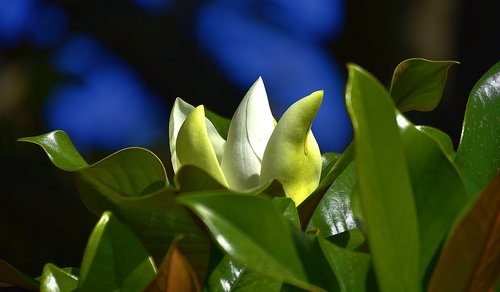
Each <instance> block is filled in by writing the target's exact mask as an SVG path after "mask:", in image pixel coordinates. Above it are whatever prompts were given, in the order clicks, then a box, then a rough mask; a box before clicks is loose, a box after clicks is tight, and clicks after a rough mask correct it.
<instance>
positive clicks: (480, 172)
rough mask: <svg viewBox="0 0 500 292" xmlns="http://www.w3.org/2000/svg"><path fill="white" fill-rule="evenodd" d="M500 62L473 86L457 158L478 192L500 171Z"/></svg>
mask: <svg viewBox="0 0 500 292" xmlns="http://www.w3.org/2000/svg"><path fill="white" fill-rule="evenodd" d="M499 133H500V62H498V63H496V64H495V66H493V67H492V68H491V69H490V70H488V72H486V73H485V74H484V75H483V77H481V79H480V80H479V81H478V82H477V83H476V85H475V86H474V88H473V89H472V91H471V93H470V96H469V100H468V102H467V109H466V111H465V118H464V124H463V129H462V138H461V140H460V145H459V147H458V150H457V155H456V158H455V161H456V163H457V165H458V166H459V168H460V169H461V171H462V173H463V175H464V178H465V180H466V182H467V187H468V188H469V191H470V192H471V194H473V195H476V194H479V193H480V192H481V190H482V189H484V188H485V187H486V185H487V184H488V182H489V181H490V180H491V179H492V178H493V176H494V175H495V174H496V173H497V172H498V171H499V170H500V150H499V149H500V135H499Z"/></svg>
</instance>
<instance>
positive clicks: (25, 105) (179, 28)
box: [0, 0, 500, 276]
mask: <svg viewBox="0 0 500 292" xmlns="http://www.w3.org/2000/svg"><path fill="white" fill-rule="evenodd" d="M496 2H497V1H492V0H491V1H488V0H487V1H472V0H463V1H458V0H457V1H452V0H420V1H416V0H414V1H396V0H388V1H369V0H358V1H342V0H237V1H235V0H217V1H216V0H213V1H208V0H205V1H196V0H184V1H175V0H108V1H100V0H86V1H84V0H71V1H70V0H59V1H56V0H0V182H1V183H0V258H3V259H5V260H7V261H8V262H10V263H12V264H13V265H15V266H16V267H18V268H20V269H21V270H23V271H26V272H27V273H28V274H30V275H33V276H37V275H39V274H40V273H41V270H42V268H43V264H44V263H46V262H53V263H55V264H57V265H59V266H78V265H79V264H80V261H81V256H82V253H83V249H84V246H85V244H86V239H87V237H88V235H89V233H90V230H91V228H92V226H93V224H94V223H95V222H96V220H97V218H96V217H95V216H93V215H91V214H89V213H88V212H87V211H86V209H85V208H84V207H83V205H82V204H81V202H80V200H79V198H78V194H77V193H76V188H75V187H74V185H73V183H72V180H71V175H70V174H68V173H63V172H62V171H60V170H58V169H56V168H55V167H54V166H52V164H51V163H50V161H49V160H48V159H47V157H46V155H45V154H44V153H43V151H42V150H41V149H39V148H38V147H36V146H34V145H30V144H24V143H23V144H21V143H18V142H16V139H18V138H19V137H23V136H34V135H39V134H41V133H45V132H48V131H51V130H55V129H63V130H65V131H66V132H68V134H69V135H70V137H71V138H72V140H73V141H74V143H75V145H76V146H77V148H78V149H79V150H80V151H81V152H82V153H83V154H84V156H85V157H86V159H87V161H88V162H95V161H97V160H98V159H100V158H103V157H104V156H106V155H108V154H110V153H111V152H113V151H115V150H117V149H120V148H123V147H126V146H145V147H148V148H150V149H152V150H153V151H154V152H155V153H157V154H158V155H159V156H160V158H162V159H163V160H164V161H165V162H166V163H168V153H167V151H168V118H169V113H170V106H171V104H172V103H173V100H174V99H175V98H176V97H177V96H180V97H182V98H183V99H184V100H186V101H188V102H190V103H191V104H193V105H198V104H202V103H203V104H205V105H206V106H207V107H208V108H210V109H211V110H213V111H215V112H217V113H219V114H222V115H224V116H227V117H231V114H232V113H233V112H234V110H235V109H236V107H237V105H238V103H239V101H240V100H241V99H242V98H243V96H244V94H245V92H246V90H248V88H249V87H250V86H251V85H252V83H253V82H254V81H255V80H256V79H257V78H258V77H259V76H262V77H263V79H264V83H265V84H266V89H267V91H268V95H269V99H270V102H271V107H272V109H273V112H274V114H275V116H276V117H277V118H279V116H281V114H282V113H283V112H284V110H285V109H286V108H287V107H288V106H289V105H290V104H291V103H293V102H294V101H296V100H297V99H299V98H301V97H303V96H305V95H307V94H309V93H311V92H313V91H315V90H319V89H324V90H325V98H324V103H323V105H322V108H321V111H320V113H319V115H318V118H317V123H315V125H314V127H313V131H314V133H315V135H316V137H317V139H318V141H319V144H320V147H321V149H322V151H323V152H326V151H335V152H341V151H342V150H343V149H344V147H345V146H346V145H347V144H348V143H349V141H350V139H351V127H350V123H349V120H348V117H347V115H346V113H345V109H344V103H343V95H344V86H345V81H346V70H345V65H346V63H348V62H353V63H357V64H359V65H361V66H362V67H364V68H365V69H367V70H368V71H370V72H371V73H373V74H374V75H375V76H376V77H377V78H378V79H379V80H380V81H381V82H382V83H383V84H387V83H388V81H389V80H390V78H391V76H392V71H393V69H394V68H395V66H396V65H397V64H398V63H399V62H401V61H402V60H404V59H406V58H410V57H423V58H428V59H435V60H448V59H453V60H457V61H460V62H461V65H458V66H454V67H452V68H451V70H450V74H449V80H448V85H447V87H446V90H445V96H444V99H443V101H442V102H441V104H440V106H439V107H438V109H437V110H436V111H434V112H431V113H410V114H409V116H410V118H411V119H412V120H413V121H414V122H415V123H417V124H427V125H432V126H436V127H438V128H440V129H442V130H444V131H445V132H447V133H448V134H449V135H450V136H451V137H452V138H453V140H454V142H455V144H456V143H457V142H458V140H459V138H460V131H461V122H462V119H463V114H464V110H465V103H466V99H467V97H468V94H469V91H470V90H471V89H472V87H473V85H474V83H475V82H476V81H477V80H478V79H479V78H480V77H481V75H482V74H483V73H484V72H486V70H487V69H489V68H490V67H491V66H493V64H494V63H496V62H497V61H498V59H499V58H498V57H499V53H500V33H499V30H500V25H499V24H498V21H497V19H495V18H497V17H498V16H499V15H500V11H499V9H498V4H497V3H496Z"/></svg>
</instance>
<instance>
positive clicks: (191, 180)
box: [174, 165, 227, 192]
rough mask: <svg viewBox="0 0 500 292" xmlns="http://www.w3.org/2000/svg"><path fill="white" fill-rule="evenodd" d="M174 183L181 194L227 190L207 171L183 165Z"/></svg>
mask: <svg viewBox="0 0 500 292" xmlns="http://www.w3.org/2000/svg"><path fill="white" fill-rule="evenodd" d="M174 182H175V186H176V187H177V188H178V189H179V191H181V192H195V191H203V190H205V191H207V190H227V188H226V187H225V186H224V185H222V184H221V183H220V182H218V181H217V180H216V179H215V178H213V177H212V176H211V175H209V174H208V173H207V172H206V171H204V170H203V169H201V168H199V167H196V166H194V165H183V166H182V167H181V168H180V169H179V170H178V171H177V173H176V174H175V176H174Z"/></svg>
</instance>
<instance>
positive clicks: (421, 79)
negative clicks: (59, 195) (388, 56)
mask: <svg viewBox="0 0 500 292" xmlns="http://www.w3.org/2000/svg"><path fill="white" fill-rule="evenodd" d="M453 64H458V62H456V61H430V60H425V59H420V58H414V59H408V60H405V61H403V62H401V63H400V64H399V65H398V66H397V67H396V70H394V75H393V76H392V81H391V85H390V94H391V96H392V98H393V99H394V102H395V103H396V105H397V107H398V108H399V110H400V111H402V112H406V111H411V110H418V111H431V110H433V109H435V108H436V106H437V105H438V104H439V101H440V100H441V96H442V94H443V90H444V86H445V83H446V76H447V75H448V69H449V68H450V66H451V65H453Z"/></svg>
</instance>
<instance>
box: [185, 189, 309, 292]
mask: <svg viewBox="0 0 500 292" xmlns="http://www.w3.org/2000/svg"><path fill="white" fill-rule="evenodd" d="M178 201H179V202H180V203H182V204H185V205H186V206H188V207H189V208H190V209H192V210H193V211H194V212H195V213H196V214H197V215H198V216H199V217H200V219H201V220H202V221H203V222H204V223H205V225H206V226H207V227H208V229H209V230H210V233H211V234H212V237H213V238H214V240H215V241H216V242H217V243H218V244H219V246H220V247H221V248H222V249H223V250H224V251H225V252H226V253H227V254H228V255H230V256H231V257H232V258H234V259H235V260H237V261H238V262H243V263H245V265H246V266H247V267H248V268H249V269H252V270H254V271H259V273H262V274H264V275H267V276H269V277H271V278H274V279H276V280H284V281H287V282H289V283H292V284H294V285H297V286H299V287H303V288H306V289H312V290H315V289H316V290H317V289H318V288H315V286H313V285H311V284H309V283H308V282H307V277H306V274H305V271H304V267H303V266H302V264H301V260H300V257H299V254H298V252H297V250H296V249H295V246H294V243H293V240H292V233H291V226H290V225H289V223H288V222H287V221H286V220H285V219H284V218H283V217H282V215H281V214H280V213H279V211H278V209H277V208H276V207H275V206H274V204H273V203H272V201H271V200H269V199H266V198H263V197H260V196H252V195H237V194H224V193H220V194H216V193H213V194H209V193H205V194H203V195H185V196H181V197H179V198H178Z"/></svg>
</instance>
